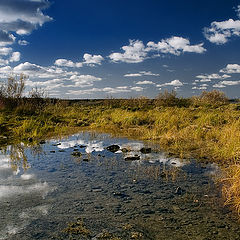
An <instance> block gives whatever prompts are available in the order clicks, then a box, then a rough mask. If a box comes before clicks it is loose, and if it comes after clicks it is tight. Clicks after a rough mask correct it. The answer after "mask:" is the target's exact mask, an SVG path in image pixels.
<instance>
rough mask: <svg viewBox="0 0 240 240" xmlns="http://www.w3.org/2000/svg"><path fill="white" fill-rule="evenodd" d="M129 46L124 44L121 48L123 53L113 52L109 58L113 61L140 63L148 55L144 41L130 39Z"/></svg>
mask: <svg viewBox="0 0 240 240" xmlns="http://www.w3.org/2000/svg"><path fill="white" fill-rule="evenodd" d="M129 42H130V43H129V45H128V46H123V47H122V48H121V49H122V50H123V53H112V54H110V55H109V58H110V59H111V60H112V61H113V62H125V63H139V62H142V61H143V60H144V59H145V58H146V56H147V51H146V49H145V46H144V44H143V42H142V41H139V40H136V41H134V40H130V41H129Z"/></svg>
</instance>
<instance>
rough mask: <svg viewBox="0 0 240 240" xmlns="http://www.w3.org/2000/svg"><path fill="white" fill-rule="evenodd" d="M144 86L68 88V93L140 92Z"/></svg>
mask: <svg viewBox="0 0 240 240" xmlns="http://www.w3.org/2000/svg"><path fill="white" fill-rule="evenodd" d="M143 89H144V88H142V87H131V86H119V87H104V88H91V89H84V90H68V92H67V94H68V95H91V94H95V93H106V94H117V93H130V92H141V91H143Z"/></svg>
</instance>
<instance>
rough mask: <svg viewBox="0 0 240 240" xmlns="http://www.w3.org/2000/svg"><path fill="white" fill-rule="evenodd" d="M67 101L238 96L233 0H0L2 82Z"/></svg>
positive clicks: (237, 13) (238, 32)
mask: <svg viewBox="0 0 240 240" xmlns="http://www.w3.org/2000/svg"><path fill="white" fill-rule="evenodd" d="M22 73H23V74H25V75H27V76H28V78H27V80H26V90H27V91H28V90H30V89H31V88H35V87H37V88H38V89H42V90H44V91H45V92H47V94H48V95H49V96H50V97H56V98H66V99H78V98H79V99H83V98H88V99H92V98H110V97H114V98H130V97H138V96H146V97H149V98H154V97H156V96H157V95H158V93H159V92H162V91H164V90H169V91H171V90H175V91H176V92H177V94H178V96H183V97H189V96H192V95H199V94H200V93H201V92H202V91H204V90H206V91H211V90H213V89H216V90H220V91H223V92H225V93H226V94H227V95H228V96H229V97H231V98H239V97H240V91H239V90H240V1H239V0H238V1H237V0H218V1H216V0H213V1H209V0H208V1H207V0H202V1H201V2H197V1H192V0H182V1H179V0H170V1H162V0H88V1H85V0H68V1H64V0H55V1H53V0H49V1H47V0H0V82H4V81H6V79H7V78H8V77H9V76H11V75H13V76H19V75H20V74H22Z"/></svg>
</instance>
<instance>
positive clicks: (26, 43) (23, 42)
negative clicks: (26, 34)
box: [18, 40, 29, 46]
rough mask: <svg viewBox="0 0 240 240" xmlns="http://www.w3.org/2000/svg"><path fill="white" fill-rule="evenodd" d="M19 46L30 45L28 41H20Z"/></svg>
mask: <svg viewBox="0 0 240 240" xmlns="http://www.w3.org/2000/svg"><path fill="white" fill-rule="evenodd" d="M18 44H19V45H22V46H26V45H28V44H29V42H28V41H26V40H19V41H18Z"/></svg>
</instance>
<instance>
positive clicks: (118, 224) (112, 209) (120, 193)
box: [0, 132, 240, 240]
mask: <svg viewBox="0 0 240 240" xmlns="http://www.w3.org/2000/svg"><path fill="white" fill-rule="evenodd" d="M109 146H112V148H110V149H112V151H109V150H107V147H109ZM108 149H109V148H108ZM219 171H220V170H219V168H218V167H217V165H216V164H199V163H197V162H196V161H194V160H191V161H190V160H181V159H178V158H174V157H168V156H166V155H165V154H164V153H163V152H161V151H159V146H157V145H154V144H150V143H144V142H141V141H133V140H129V139H126V138H112V137H110V136H109V135H108V134H97V133H87V132H85V133H84V132H83V133H80V134H77V135H73V136H70V137H68V138H65V139H57V140H51V141H48V142H47V143H45V144H39V145H38V146H34V147H28V146H25V145H24V144H20V145H17V146H9V147H8V148H7V149H5V150H3V151H2V152H1V154H0V212H1V215H0V221H1V224H0V239H23V240H24V239H114V237H115V239H116V237H118V238H119V239H238V237H239V235H240V228H239V226H238V223H237V221H236V219H235V216H234V215H233V214H232V213H231V212H230V211H229V210H228V209H227V208H224V207H223V205H222V203H221V198H220V196H219V193H218V190H217V188H216V186H215V185H214V184H213V181H212V176H215V175H216V174H219ZM68 223H71V224H70V225H69V226H68ZM64 229H65V231H64ZM66 229H67V230H66ZM103 237H104V238H103Z"/></svg>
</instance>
